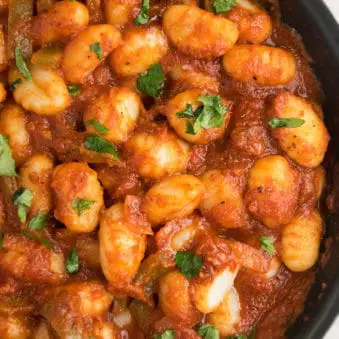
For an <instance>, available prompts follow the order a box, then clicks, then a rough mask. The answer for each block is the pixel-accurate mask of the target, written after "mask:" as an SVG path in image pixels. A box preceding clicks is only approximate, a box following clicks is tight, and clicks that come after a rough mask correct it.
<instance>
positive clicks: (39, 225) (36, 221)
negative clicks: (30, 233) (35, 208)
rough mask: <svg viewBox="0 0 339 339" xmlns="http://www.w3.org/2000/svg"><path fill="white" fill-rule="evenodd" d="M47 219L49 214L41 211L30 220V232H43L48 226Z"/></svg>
mask: <svg viewBox="0 0 339 339" xmlns="http://www.w3.org/2000/svg"><path fill="white" fill-rule="evenodd" d="M47 219H48V213H46V212H42V211H41V212H39V213H38V214H36V215H35V216H34V217H33V218H32V219H31V220H30V222H29V224H28V228H29V229H30V230H42V229H43V228H45V226H46V222H47Z"/></svg>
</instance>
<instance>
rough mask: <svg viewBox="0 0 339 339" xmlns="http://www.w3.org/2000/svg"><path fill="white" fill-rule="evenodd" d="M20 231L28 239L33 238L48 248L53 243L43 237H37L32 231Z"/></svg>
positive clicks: (51, 246) (52, 245)
mask: <svg viewBox="0 0 339 339" xmlns="http://www.w3.org/2000/svg"><path fill="white" fill-rule="evenodd" d="M21 233H22V234H23V235H24V236H25V237H26V238H29V239H33V240H36V241H39V242H40V243H41V244H43V245H45V246H46V247H48V248H53V247H54V244H53V243H51V242H50V241H49V240H47V239H45V238H43V237H39V236H37V235H36V234H34V233H31V232H28V231H26V230H21Z"/></svg>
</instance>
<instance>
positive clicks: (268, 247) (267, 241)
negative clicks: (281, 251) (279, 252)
mask: <svg viewBox="0 0 339 339" xmlns="http://www.w3.org/2000/svg"><path fill="white" fill-rule="evenodd" d="M259 241H260V244H261V249H262V250H263V251H265V252H267V253H268V254H269V255H270V256H272V255H273V254H274V253H275V252H276V251H275V248H274V242H275V239H274V238H273V237H267V236H264V235H263V236H261V237H260V238H259Z"/></svg>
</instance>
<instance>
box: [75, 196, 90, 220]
mask: <svg viewBox="0 0 339 339" xmlns="http://www.w3.org/2000/svg"><path fill="white" fill-rule="evenodd" d="M95 202H96V201H95V200H88V199H83V198H76V199H74V200H73V201H72V203H71V207H72V208H73V209H76V210H77V211H78V216H79V217H80V216H81V215H82V213H83V212H84V210H88V209H90V208H91V206H92V205H93V204H95Z"/></svg>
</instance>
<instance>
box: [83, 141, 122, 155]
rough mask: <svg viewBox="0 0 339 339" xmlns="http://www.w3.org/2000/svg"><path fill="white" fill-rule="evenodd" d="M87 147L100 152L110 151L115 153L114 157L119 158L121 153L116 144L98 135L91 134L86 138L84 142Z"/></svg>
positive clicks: (109, 152) (112, 153)
mask: <svg viewBox="0 0 339 339" xmlns="http://www.w3.org/2000/svg"><path fill="white" fill-rule="evenodd" d="M84 146H85V148H87V149H88V150H90V151H93V152H98V153H108V154H111V155H113V157H114V159H117V160H118V159H119V153H118V150H117V148H116V146H115V145H114V144H112V143H111V142H108V141H106V140H105V139H103V138H100V137H98V136H96V135H91V136H89V137H87V138H86V139H85V142H84Z"/></svg>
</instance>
